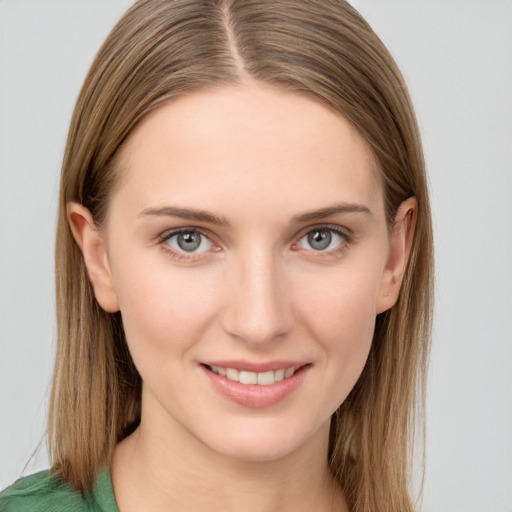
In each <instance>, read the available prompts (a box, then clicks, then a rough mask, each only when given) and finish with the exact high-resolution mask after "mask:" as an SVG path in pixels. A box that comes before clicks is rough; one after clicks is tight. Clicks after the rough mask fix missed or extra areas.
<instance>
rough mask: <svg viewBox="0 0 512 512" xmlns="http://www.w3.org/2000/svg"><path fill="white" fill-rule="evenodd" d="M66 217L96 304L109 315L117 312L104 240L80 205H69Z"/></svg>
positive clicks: (85, 209) (115, 296)
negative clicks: (79, 251) (80, 254)
mask: <svg viewBox="0 0 512 512" xmlns="http://www.w3.org/2000/svg"><path fill="white" fill-rule="evenodd" d="M67 217H68V222H69V226H70V228H71V231H72V233H73V236H74V238H75V240H76V243H77V244H78V247H79V248H80V250H81V251H82V255H83V258H84V263H85V266H86V268H87V273H88V274H89V279H90V280H91V284H92V287H93V289H94V295H95V296H96V300H97V301H98V303H99V305H100V306H101V307H102V308H103V309H104V310H105V311H108V312H109V313H114V312H116V311H119V301H118V299H117V295H116V292H115V289H114V284H113V281H112V274H111V272H110V265H109V262H108V256H107V250H106V247H105V241H104V237H103V236H102V233H101V232H100V230H99V229H98V227H97V226H96V224H95V223H94V221H93V218H92V215H91V212H90V211H89V210H88V209H87V208H86V207H85V206H83V205H81V204H80V203H68V206H67Z"/></svg>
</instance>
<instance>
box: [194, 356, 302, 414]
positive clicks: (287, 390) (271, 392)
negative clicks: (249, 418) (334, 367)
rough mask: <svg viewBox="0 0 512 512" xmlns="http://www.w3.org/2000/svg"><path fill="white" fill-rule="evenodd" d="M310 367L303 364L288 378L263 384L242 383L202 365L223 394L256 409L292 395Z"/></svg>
mask: <svg viewBox="0 0 512 512" xmlns="http://www.w3.org/2000/svg"><path fill="white" fill-rule="evenodd" d="M310 367H311V366H310V365H305V366H302V367H301V368H299V369H298V370H296V372H295V373H294V374H293V375H292V376H291V377H288V378H287V379H283V380H280V381H278V382H275V383H274V384H269V385H267V386H261V385H258V384H241V383H240V382H236V381H234V380H230V379H228V378H227V377H222V376H221V375H218V374H216V373H213V372H212V371H211V370H209V369H208V368H206V367H205V366H201V368H202V369H203V371H204V373H205V374H206V376H207V377H208V379H210V382H211V383H212V385H213V387H214V388H215V389H216V390H217V391H218V392H219V393H220V394H221V395H223V396H225V397H227V398H229V399H230V400H231V401H233V402H235V403H237V404H239V405H243V406H245V407H251V408H254V409H259V408H262V407H270V406H271V405H274V404H277V403H278V402H281V401H282V400H284V399H285V398H286V397H288V396H289V395H291V394H292V393H293V392H294V391H295V390H296V389H297V388H298V387H299V386H300V384H301V383H302V381H303V380H304V378H305V376H306V374H307V373H308V371H309V369H310Z"/></svg>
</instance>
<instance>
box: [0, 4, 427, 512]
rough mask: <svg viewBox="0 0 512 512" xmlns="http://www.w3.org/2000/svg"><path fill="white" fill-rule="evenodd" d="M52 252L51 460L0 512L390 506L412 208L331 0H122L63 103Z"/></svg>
mask: <svg viewBox="0 0 512 512" xmlns="http://www.w3.org/2000/svg"><path fill="white" fill-rule="evenodd" d="M56 254H57V263H56V266H57V309H58V324H59V344H58V352H57V357H56V368H55V374H54V381H53V389H52V401H51V411H50V431H49V445H50V452H51V455H52V459H53V467H52V469H51V471H50V472H44V473H39V474H37V475H33V476H32V477H28V478H27V479H22V480H20V481H18V482H17V483H16V484H15V485H14V486H12V487H11V488H9V489H7V490H6V491H4V493H3V494H2V495H0V510H37V509H38V508H37V507H39V509H40V510H59V509H60V510H72V509H73V510H82V509H83V510H109V511H110V510H120V511H121V512H130V511H131V510H151V511H157V512H158V511H159V510H203V509H205V508H206V507H208V509H210V510H215V509H221V508H222V509H223V510H231V509H233V510H234V509H240V508H243V509H245V510H288V509H290V510H291V509H294V510H296V509H298V510H340V511H344V510H351V511H353V512H354V511H360V510H372V511H380V510H390V511H391V510H393V511H396V510H404V511H406V510H413V503H412V499H411V497H410V495H409V491H408V485H409V476H410V462H411V460H410V457H411V448H412V435H413V427H414V424H415V422H414V412H415V408H416V407H417V404H420V405H421V392H422V389H423V377H424V370H425V364H426V358H427V355H428V345H429V335H430V312H431V279H432V269H431V267H432V237H431V224H430V212H429V203H428V195H427V187H426V180H425V172H424V163H423V157H422V152H421V144H420V139H419V134H418V129H417V126H416V122H415V119H414V114H413V110H412V107H411V105H410V101H409V99H408V96H407V93H406V88H405V85H404V82H403V79H402V77H401V75H400V73H399V71H398V70H397V68H396V65H395V64H394V62H393V60H392V58H391V57H390V55H389V54H388V52H387V51H386V49H385V48H384V46H383V45H382V43H381V42H380V40H379V39H378V38H377V36H376V35H375V34H374V33H373V32H372V30H371V28H370V27H369V26H368V25H367V24H366V23H365V22H364V20H363V19H362V18H361V17H360V15H359V14H358V13H357V12H356V11H355V10H354V9H353V8H352V7H350V5H348V4H346V3H345V2H341V1H338V0H336V1H334V0H332V1H327V2H326V1H309V0H308V1H306V2H295V1H292V0H280V1H277V2H276V1H273V2H263V1H239V2H236V1H234V2H228V1H224V2H223V1H205V0H203V1H197V0H196V1H191V0H178V1H174V2H170V1H169V0H165V1H164V0H143V1H139V2H137V3H136V4H135V5H134V6H133V7H132V9H130V10H129V11H128V13H127V14H126V15H125V16H124V17H123V18H122V19H121V21H120V22H119V23H118V25H117V26H116V27H115V28H114V30H113V31H112V33H111V34H110V36H109V37H108V38H107V41H106V42H105V44H104V45H103V47H102V49H101V50H100V52H99V54H98V56H97V57H96V59H95V61H94V63H93V65H92V68H91V70H90V72H89V75H88V77H87V78H86V81H85V84H84V87H83V89H82V92H81V94H80V97H79V99H78V102H77V106H76V109H75V113H74V116H73V119H72V124H71V129H70V134H69V138H68V144H67V149H66V155H65V158H64V163H63V171H62V181H61V197H60V214H59V226H58V234H57V253H56ZM418 399H420V400H418Z"/></svg>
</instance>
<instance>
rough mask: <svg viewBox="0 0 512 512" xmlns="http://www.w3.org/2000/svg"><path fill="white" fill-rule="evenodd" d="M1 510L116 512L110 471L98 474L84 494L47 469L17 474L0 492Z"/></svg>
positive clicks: (1, 511) (23, 511)
mask: <svg viewBox="0 0 512 512" xmlns="http://www.w3.org/2000/svg"><path fill="white" fill-rule="evenodd" d="M0 512H119V509H118V508H117V504H116V499H115V497H114V490H113V488H112V480H111V479H110V472H109V471H108V470H105V471H103V473H101V474H100V476H99V477H98V479H97V480H96V482H95V483H94V487H93V489H92V491H91V492H90V493H88V494H86V495H85V496H82V495H81V494H80V493H79V492H77V491H75V490H74V489H73V488H72V487H71V486H70V485H69V484H68V483H65V482H62V481H61V480H59V479H58V478H57V477H56V476H55V475H53V474H52V473H50V472H49V471H41V472H40V473H35V474H34V475H31V476H27V477H24V478H20V479H19V480H17V481H16V482H15V483H14V484H13V485H11V486H10V487H8V488H7V489H5V490H4V491H2V492H0Z"/></svg>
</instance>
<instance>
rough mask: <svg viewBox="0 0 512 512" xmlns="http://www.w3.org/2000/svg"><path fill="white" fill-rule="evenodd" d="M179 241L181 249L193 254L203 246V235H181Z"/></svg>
mask: <svg viewBox="0 0 512 512" xmlns="http://www.w3.org/2000/svg"><path fill="white" fill-rule="evenodd" d="M177 241H178V245H179V246H180V248H181V249H183V250H184V251H188V252H191V251H195V250H196V249H197V248H198V247H199V245H200V244H201V235H199V233H180V234H179V235H178V240H177Z"/></svg>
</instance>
